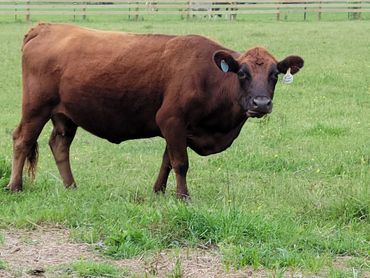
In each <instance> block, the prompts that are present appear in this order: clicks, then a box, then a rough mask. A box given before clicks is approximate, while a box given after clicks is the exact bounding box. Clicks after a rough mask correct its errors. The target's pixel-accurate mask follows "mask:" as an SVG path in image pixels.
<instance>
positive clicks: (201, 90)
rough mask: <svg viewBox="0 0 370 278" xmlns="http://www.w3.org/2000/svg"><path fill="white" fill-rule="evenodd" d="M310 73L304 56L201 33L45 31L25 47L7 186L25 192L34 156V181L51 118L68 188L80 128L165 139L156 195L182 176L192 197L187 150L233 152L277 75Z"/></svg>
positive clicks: (29, 37) (180, 184)
mask: <svg viewBox="0 0 370 278" xmlns="http://www.w3.org/2000/svg"><path fill="white" fill-rule="evenodd" d="M302 67H303V59H302V58H300V57H298V56H289V57H287V58H285V59H284V60H282V61H281V62H277V60H276V59H275V58H274V57H273V56H272V55H271V54H270V53H268V52H267V51H266V50H265V49H264V48H261V47H256V48H253V49H250V50H248V51H247V52H245V53H242V54H241V53H238V52H235V51H233V50H230V49H227V48H225V47H223V46H221V45H219V44H218V43H216V42H214V41H212V40H210V39H207V38H204V37H202V36H197V35H189V36H167V35H139V34H130V33H122V32H103V31H97V30H91V29H85V28H80V27H76V26H72V25H65V24H46V23H43V24H39V25H37V26H36V27H35V28H32V29H31V30H30V31H29V32H28V33H27V34H26V36H25V38H24V43H23V57H22V70H23V100H22V119H21V122H20V124H19V126H18V127H17V128H16V130H15V131H14V133H13V141H14V142H13V152H14V154H13V155H14V157H13V165H12V175H11V180H10V183H9V184H8V188H9V189H10V190H12V191H20V190H22V172H23V167H24V163H25V160H26V159H27V161H28V162H29V170H30V173H31V174H34V171H35V166H36V162H37V138H38V136H39V134H40V132H41V130H42V128H43V127H44V125H45V124H46V122H48V121H49V120H50V119H51V120H52V123H53V125H54V129H53V131H52V133H51V137H50V141H49V144H50V147H51V150H52V152H53V155H54V158H55V161H56V164H57V166H58V169H59V172H60V175H61V176H62V179H63V182H64V184H65V186H66V187H71V186H75V180H74V178H73V176H72V172H71V168H70V162H69V148H70V144H71V143H72V140H73V137H74V136H75V133H76V129H77V127H78V126H80V127H82V128H84V129H85V130H87V131H89V132H91V133H92V134H95V135H96V136H99V137H101V138H105V139H107V140H109V141H110V142H113V143H117V144H118V143H120V142H122V141H124V140H129V139H136V138H148V137H154V136H161V137H163V138H164V139H165V140H166V143H167V145H166V149H165V151H164V155H163V161H162V166H161V168H160V172H159V175H158V178H157V180H156V182H155V184H154V191H155V192H164V191H165V189H166V183H167V178H168V175H169V173H170V171H171V169H174V171H175V173H176V182H177V195H178V196H179V197H188V196H189V193H188V189H187V186H186V173H187V170H188V155H187V147H190V148H191V149H193V150H194V151H195V152H197V153H198V154H200V155H209V154H213V153H217V152H221V151H223V150H225V149H226V148H228V147H229V146H230V145H231V143H232V142H233V141H234V139H235V138H236V137H237V136H238V134H239V132H240V130H241V128H242V126H243V124H244V123H245V121H246V120H247V119H248V117H262V116H264V115H266V114H267V113H270V112H271V109H272V98H273V94H274V89H275V84H276V82H277V80H278V74H279V73H285V72H287V70H288V69H289V68H290V69H291V73H292V74H294V73H296V72H298V71H299V69H300V68H302Z"/></svg>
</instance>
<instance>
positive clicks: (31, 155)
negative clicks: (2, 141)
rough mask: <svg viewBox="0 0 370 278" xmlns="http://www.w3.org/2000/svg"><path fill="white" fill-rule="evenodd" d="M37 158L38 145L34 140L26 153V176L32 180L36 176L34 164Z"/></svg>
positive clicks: (35, 164)
mask: <svg viewBox="0 0 370 278" xmlns="http://www.w3.org/2000/svg"><path fill="white" fill-rule="evenodd" d="M38 158H39V147H38V144H37V142H35V143H34V144H33V145H32V147H31V149H30V151H29V152H28V154H27V172H28V176H29V177H30V178H31V179H32V180H33V179H35V176H36V166H37V160H38Z"/></svg>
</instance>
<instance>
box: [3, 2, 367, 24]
mask: <svg viewBox="0 0 370 278" xmlns="http://www.w3.org/2000/svg"><path fill="white" fill-rule="evenodd" d="M103 1H106V2H96V1H91V0H89V1H86V0H47V1H45V0H0V16H1V15H8V16H9V15H12V16H14V17H15V18H16V19H17V18H18V17H24V18H25V19H26V20H30V19H31V17H32V16H40V15H46V16H61V15H64V16H65V15H70V16H73V17H82V18H84V19H86V18H87V17H88V16H96V15H127V16H128V17H129V18H132V19H139V18H140V16H143V15H178V16H181V17H182V18H191V17H195V16H203V17H209V18H215V17H228V18H230V19H235V18H236V17H237V15H245V14H276V18H277V19H278V20H279V19H280V15H281V14H282V13H302V14H304V19H306V14H307V13H317V15H318V19H321V14H322V13H348V14H349V15H350V14H351V15H352V16H353V17H354V18H361V16H362V14H363V13H370V0H283V1H279V0H240V1H227V0H226V1H225V0H219V1H217V0H216V1H214V0H188V1H185V0H156V1H149V0H135V1H131V0H103Z"/></svg>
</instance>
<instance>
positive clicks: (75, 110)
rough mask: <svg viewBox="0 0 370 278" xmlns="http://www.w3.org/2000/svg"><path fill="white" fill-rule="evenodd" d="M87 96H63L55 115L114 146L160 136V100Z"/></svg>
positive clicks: (103, 95) (154, 98)
mask: <svg viewBox="0 0 370 278" xmlns="http://www.w3.org/2000/svg"><path fill="white" fill-rule="evenodd" d="M86 95H87V94H83V93H81V94H74V95H73V97H66V96H64V98H63V99H62V101H61V103H60V105H59V106H58V108H57V109H56V111H55V112H56V113H63V114H65V115H66V116H67V117H68V118H70V119H71V120H72V121H73V122H74V123H75V124H76V125H78V126H80V127H82V128H83V129H85V130H87V131H88V132H90V133H92V134H94V135H96V136H98V137H101V138H104V139H107V140H109V141H110V142H113V143H120V142H122V141H125V140H129V139H138V138H148V137H154V136H160V135H161V133H160V130H159V128H158V126H157V124H156V122H155V116H156V113H157V111H158V109H159V107H160V102H161V100H160V98H158V97H148V96H147V95H146V94H145V95H144V96H143V95H141V94H140V93H137V94H136V97H135V98H132V97H122V95H121V96H117V97H114V96H112V92H109V93H106V94H104V93H100V94H95V95H94V96H92V95H90V96H88V97H87V96H86ZM108 95H109V97H108ZM113 95H114V94H113Z"/></svg>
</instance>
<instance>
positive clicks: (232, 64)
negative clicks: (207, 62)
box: [213, 50, 239, 73]
mask: <svg viewBox="0 0 370 278" xmlns="http://www.w3.org/2000/svg"><path fill="white" fill-rule="evenodd" d="M213 60H214V61H215V63H216V65H217V66H218V68H219V69H220V70H221V71H223V72H234V73H237V72H238V71H239V63H238V62H237V61H235V59H234V58H233V56H231V55H230V54H229V53H227V52H226V51H223V50H220V51H217V52H216V53H215V54H214V55H213Z"/></svg>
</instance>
